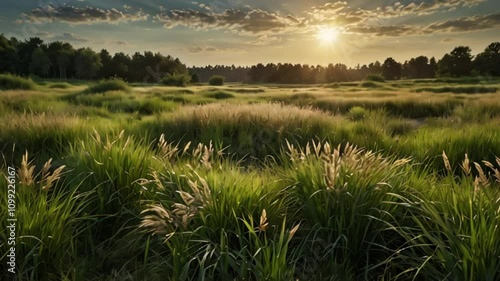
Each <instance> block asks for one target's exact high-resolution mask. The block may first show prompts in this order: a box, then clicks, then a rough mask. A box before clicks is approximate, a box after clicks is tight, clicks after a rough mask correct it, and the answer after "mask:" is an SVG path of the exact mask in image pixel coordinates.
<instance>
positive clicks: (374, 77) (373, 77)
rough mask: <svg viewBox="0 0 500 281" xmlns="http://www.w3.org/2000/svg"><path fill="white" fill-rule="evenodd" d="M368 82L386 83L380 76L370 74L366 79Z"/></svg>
mask: <svg viewBox="0 0 500 281" xmlns="http://www.w3.org/2000/svg"><path fill="white" fill-rule="evenodd" d="M365 80H366V81H375V82H385V79H384V77H382V75H380V74H369V75H368V76H366V78H365Z"/></svg>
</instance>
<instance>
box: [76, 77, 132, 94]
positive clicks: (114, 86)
mask: <svg viewBox="0 0 500 281" xmlns="http://www.w3.org/2000/svg"><path fill="white" fill-rule="evenodd" d="M108 91H124V92H130V91H131V89H130V87H129V86H128V84H127V82H125V81H123V80H121V79H119V78H111V79H109V80H100V81H99V83H97V84H95V85H94V86H91V87H89V88H88V89H87V91H86V92H87V93H91V94H98V93H105V92H108Z"/></svg>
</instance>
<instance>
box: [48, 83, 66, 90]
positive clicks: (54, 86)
mask: <svg viewBox="0 0 500 281" xmlns="http://www.w3.org/2000/svg"><path fill="white" fill-rule="evenodd" d="M49 88H51V89H68V88H71V85H70V84H68V83H66V82H63V83H54V84H50V85H49Z"/></svg>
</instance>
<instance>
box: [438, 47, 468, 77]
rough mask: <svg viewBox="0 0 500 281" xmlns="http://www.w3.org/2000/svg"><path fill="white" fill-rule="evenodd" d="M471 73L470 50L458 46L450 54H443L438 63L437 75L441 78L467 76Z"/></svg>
mask: <svg viewBox="0 0 500 281" xmlns="http://www.w3.org/2000/svg"><path fill="white" fill-rule="evenodd" d="M471 71H472V55H471V49H470V48H469V47H466V46H459V47H456V48H455V49H453V51H451V53H450V54H445V55H444V56H443V58H442V59H441V60H440V61H439V63H438V74H439V75H441V76H454V77H459V76H467V75H470V74H471Z"/></svg>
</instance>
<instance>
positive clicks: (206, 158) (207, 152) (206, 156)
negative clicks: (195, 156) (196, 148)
mask: <svg viewBox="0 0 500 281" xmlns="http://www.w3.org/2000/svg"><path fill="white" fill-rule="evenodd" d="M213 153H214V148H213V146H212V141H210V143H209V145H208V146H206V145H205V146H203V155H202V156H201V163H202V164H203V166H205V168H207V169H212V164H211V163H210V158H211V157H212V155H213Z"/></svg>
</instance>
